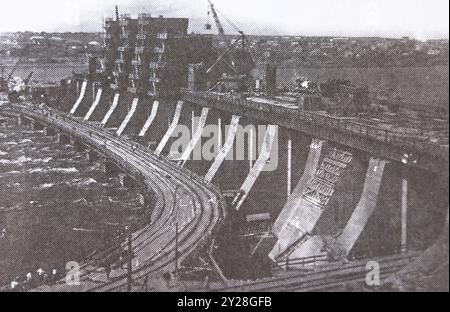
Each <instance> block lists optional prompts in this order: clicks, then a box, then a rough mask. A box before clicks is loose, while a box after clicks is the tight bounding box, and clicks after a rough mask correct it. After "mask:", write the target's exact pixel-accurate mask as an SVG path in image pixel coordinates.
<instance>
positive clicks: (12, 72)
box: [6, 44, 30, 81]
mask: <svg viewBox="0 0 450 312" xmlns="http://www.w3.org/2000/svg"><path fill="white" fill-rule="evenodd" d="M29 47H30V45H29V44H27V45H26V46H25V48H23V50H22V53H21V54H20V57H19V59H18V60H17V62H16V64H14V67H13V69H12V70H11V72H10V73H9V75H8V78H7V79H6V81H9V80H10V79H11V78H12V76H13V75H14V73H15V71H16V69H17V67H19V65H20V63H22V59H23V57H24V55H25V52H27V50H28V48H29Z"/></svg>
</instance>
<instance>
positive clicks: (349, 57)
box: [0, 32, 449, 68]
mask: <svg viewBox="0 0 450 312" xmlns="http://www.w3.org/2000/svg"><path fill="white" fill-rule="evenodd" d="M248 41H249V44H250V48H251V51H252V53H253V56H254V58H255V60H256V61H257V62H258V63H273V64H276V65H278V66H288V67H315V68H317V67H391V66H398V67H408V66H415V67H417V66H436V65H448V60H449V40H448V39H441V40H428V41H418V40H415V39H411V38H408V37H404V38H401V39H389V38H375V37H371V38H351V37H301V36H297V37H292V36H284V37H282V36H248ZM103 42H104V34H102V33H45V32H42V33H35V32H17V33H3V34H0V57H2V59H5V58H8V57H11V58H14V57H19V56H20V55H21V54H22V50H23V48H24V47H25V46H27V45H28V46H29V48H28V49H27V51H26V53H25V55H23V56H24V58H25V60H24V61H25V62H28V63H64V62H67V61H68V60H71V61H75V60H77V59H78V60H79V59H80V58H83V57H85V56H86V54H101V53H102V52H103V46H104V45H103ZM217 45H218V46H219V47H220V46H222V45H225V43H224V42H220V41H217Z"/></svg>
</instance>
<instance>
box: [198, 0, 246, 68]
mask: <svg viewBox="0 0 450 312" xmlns="http://www.w3.org/2000/svg"><path fill="white" fill-rule="evenodd" d="M208 4H209V8H210V12H211V13H212V16H213V18H214V22H215V24H216V27H217V30H218V34H219V38H220V40H221V41H223V42H225V45H226V49H225V51H224V52H223V53H221V54H220V55H219V57H218V59H217V61H216V62H215V63H214V64H213V65H212V66H211V67H209V68H208V69H207V70H206V73H207V74H209V73H210V72H211V71H212V70H213V69H214V68H215V67H216V66H217V65H218V64H220V63H221V61H225V62H226V58H228V60H229V62H226V63H227V64H229V67H230V68H231V70H232V71H233V74H248V72H249V71H250V70H251V68H253V66H254V62H253V58H252V57H251V55H250V53H249V52H248V51H246V41H247V40H246V36H245V34H244V32H243V31H242V30H240V29H239V27H237V26H236V24H234V23H233V22H232V21H231V20H230V19H228V18H227V17H226V16H224V15H223V14H221V15H222V16H223V17H224V18H225V20H226V21H227V22H228V23H229V24H230V25H231V26H232V27H233V28H234V29H235V30H236V31H237V32H238V33H239V35H240V37H239V38H238V39H237V40H236V41H234V42H233V43H231V44H230V42H229V41H228V39H227V37H226V35H225V30H224V27H223V25H222V23H221V21H220V18H219V15H218V13H220V12H219V11H218V10H217V9H216V7H215V6H214V4H213V3H212V1H211V0H208ZM208 15H209V12H208ZM205 28H206V29H211V24H209V23H208V24H206V25H205ZM239 43H241V51H237V50H236V49H235V48H236V47H237V46H238V44H239ZM236 59H237V61H236ZM230 63H231V65H230Z"/></svg>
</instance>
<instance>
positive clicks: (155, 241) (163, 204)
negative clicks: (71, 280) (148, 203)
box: [1, 104, 225, 291]
mask: <svg viewBox="0 0 450 312" xmlns="http://www.w3.org/2000/svg"><path fill="white" fill-rule="evenodd" d="M1 112H3V113H5V114H8V113H9V114H13V115H19V114H20V115H24V116H25V117H29V118H32V119H35V120H37V121H39V122H42V123H43V124H47V125H49V126H50V127H53V128H55V129H58V130H59V131H61V132H64V133H66V134H69V135H72V136H75V137H77V138H78V139H80V140H81V141H82V142H83V143H85V144H86V145H89V146H91V147H92V148H94V149H95V150H97V151H98V152H99V153H101V154H103V155H105V156H107V157H108V158H109V159H112V160H114V162H115V163H116V164H117V165H119V166H120V167H122V169H124V170H126V171H128V172H130V173H132V174H133V175H135V176H138V177H139V178H140V180H142V181H143V182H144V183H145V184H146V187H148V188H149V189H152V190H153V191H154V192H155V193H156V197H157V203H156V205H155V207H154V209H153V211H152V216H151V222H150V224H147V225H146V226H145V227H144V228H143V229H141V230H139V231H138V232H135V233H133V236H132V237H133V239H132V241H133V280H134V281H138V280H142V279H144V278H149V279H160V278H161V276H162V275H163V274H164V273H166V272H172V271H174V269H175V260H174V259H175V243H176V242H175V241H176V239H175V237H176V232H175V223H178V233H179V235H178V242H179V245H178V254H179V262H181V261H182V260H183V259H185V258H186V257H187V256H188V255H189V254H190V253H191V252H192V251H193V250H194V249H196V248H197V247H200V246H201V245H202V244H204V243H206V242H207V241H208V237H209V236H210V235H211V233H212V231H213V230H214V228H215V226H216V225H217V224H218V223H219V222H220V221H221V220H223V218H224V214H225V205H224V200H223V198H222V196H221V193H220V191H219V190H218V189H217V188H215V187H214V186H213V185H211V184H208V183H205V182H204V180H203V179H202V178H200V177H198V176H196V175H195V174H193V173H191V172H189V171H187V170H184V169H181V168H179V167H177V166H176V165H175V164H174V163H171V162H170V161H168V160H166V159H165V158H163V157H157V156H155V155H154V153H153V152H152V151H150V150H148V149H145V148H144V147H142V146H140V145H138V144H136V143H134V142H132V141H130V140H127V139H124V138H120V137H117V136H115V135H114V134H112V133H110V132H108V131H107V130H104V129H101V128H99V127H96V126H94V125H92V124H88V123H83V122H81V120H79V119H76V118H72V117H68V116H66V115H64V116H63V115H62V113H61V112H58V111H55V110H51V109H49V108H37V107H31V106H29V105H16V104H14V105H8V106H3V107H2V109H1ZM124 246H125V244H124ZM125 248H126V247H125ZM114 252H117V250H106V251H102V252H100V253H99V254H97V255H96V257H97V258H99V257H102V256H108V255H110V254H113V253H114ZM94 263H95V261H89V260H86V262H85V263H83V264H81V270H80V272H81V283H80V285H78V286H69V285H67V284H66V283H65V281H60V282H58V283H57V284H55V285H43V286H41V287H39V288H38V289H37V290H38V291H112V290H125V289H126V284H127V271H126V269H127V268H126V266H124V267H123V269H122V268H121V267H120V266H118V267H113V268H112V272H111V275H110V278H109V279H108V278H106V274H105V271H104V270H103V269H100V268H98V266H96V265H95V264H94Z"/></svg>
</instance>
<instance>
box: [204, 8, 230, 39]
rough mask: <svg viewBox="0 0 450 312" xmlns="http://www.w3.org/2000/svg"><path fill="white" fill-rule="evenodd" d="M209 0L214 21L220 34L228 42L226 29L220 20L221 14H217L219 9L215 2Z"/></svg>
mask: <svg viewBox="0 0 450 312" xmlns="http://www.w3.org/2000/svg"><path fill="white" fill-rule="evenodd" d="M208 2H209V6H210V8H211V12H212V15H213V17H214V22H215V23H216V27H217V30H218V31H219V36H220V37H221V39H222V40H224V41H225V42H226V37H225V30H224V29H223V26H222V23H221V22H220V19H219V16H218V15H217V11H216V9H215V8H214V4H213V3H212V2H211V0H208Z"/></svg>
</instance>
